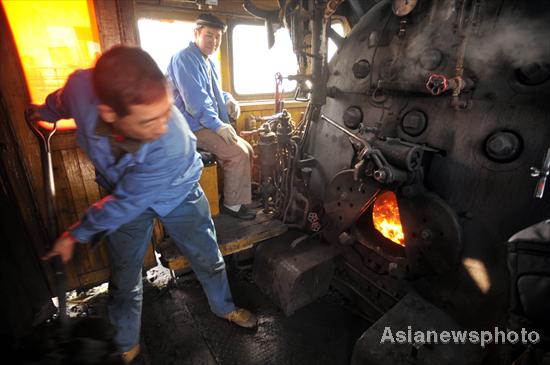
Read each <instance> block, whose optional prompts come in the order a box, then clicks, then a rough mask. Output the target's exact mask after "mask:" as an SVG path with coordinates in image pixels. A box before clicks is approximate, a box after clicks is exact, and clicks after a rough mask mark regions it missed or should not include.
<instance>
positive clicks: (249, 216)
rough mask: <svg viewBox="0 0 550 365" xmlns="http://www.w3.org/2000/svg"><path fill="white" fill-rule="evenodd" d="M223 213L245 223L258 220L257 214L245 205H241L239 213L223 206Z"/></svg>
mask: <svg viewBox="0 0 550 365" xmlns="http://www.w3.org/2000/svg"><path fill="white" fill-rule="evenodd" d="M222 213H224V214H227V215H230V216H232V217H235V218H239V219H242V220H245V221H251V220H253V219H255V218H256V212H255V211H253V210H251V209H249V208H247V207H245V205H244V204H242V205H241V207H240V209H239V210H238V211H234V210H231V209H229V208H228V207H226V206H225V205H223V204H222Z"/></svg>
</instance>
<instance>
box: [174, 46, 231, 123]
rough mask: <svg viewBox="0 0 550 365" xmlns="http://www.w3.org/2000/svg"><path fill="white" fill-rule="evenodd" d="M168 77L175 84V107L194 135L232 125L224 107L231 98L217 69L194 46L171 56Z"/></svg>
mask: <svg viewBox="0 0 550 365" xmlns="http://www.w3.org/2000/svg"><path fill="white" fill-rule="evenodd" d="M207 62H208V63H207ZM208 65H210V68H211V70H212V78H211V77H210V74H209V72H208ZM166 77H167V78H168V80H169V81H170V83H171V84H172V90H173V93H174V105H175V106H176V107H177V108H178V109H179V111H180V112H181V113H182V114H183V115H184V116H185V119H186V120H187V122H188V123H189V126H190V127H191V130H192V131H193V132H194V131H196V130H199V129H201V128H208V129H211V130H212V131H214V132H215V131H216V130H217V129H218V128H219V127H221V126H222V123H229V116H228V113H227V107H226V106H225V103H226V102H227V100H228V99H229V98H230V97H231V94H229V93H227V92H225V91H222V89H221V83H220V77H219V74H218V70H217V69H216V65H215V64H214V62H212V60H211V59H210V58H208V57H204V55H203V54H202V53H201V51H200V49H199V47H197V45H196V44H195V43H194V42H190V43H189V46H188V47H187V48H184V49H182V50H181V51H179V52H178V53H176V54H175V55H174V56H172V58H171V60H170V63H169V64H168V70H167V72H166ZM218 100H219V102H218Z"/></svg>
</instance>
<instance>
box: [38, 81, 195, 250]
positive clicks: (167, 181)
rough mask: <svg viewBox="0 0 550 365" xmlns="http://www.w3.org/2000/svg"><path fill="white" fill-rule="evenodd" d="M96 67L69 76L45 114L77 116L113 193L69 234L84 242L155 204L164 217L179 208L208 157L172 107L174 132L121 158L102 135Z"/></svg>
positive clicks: (99, 176)
mask: <svg viewBox="0 0 550 365" xmlns="http://www.w3.org/2000/svg"><path fill="white" fill-rule="evenodd" d="M91 76H92V72H91V70H80V71H76V72H74V73H73V74H72V75H71V76H69V78H68V80H67V82H66V84H65V85H64V87H63V88H62V89H59V90H57V91H55V92H53V93H52V94H50V95H48V97H47V98H46V101H45V104H44V105H42V106H41V107H40V108H39V113H40V115H41V117H42V118H43V119H44V120H45V121H49V122H54V121H57V120H59V119H67V118H74V120H75V121H76V125H77V131H76V141H77V144H78V145H79V146H80V147H81V148H82V149H83V150H84V151H85V152H86V154H87V155H88V157H89V158H90V160H91V161H92V163H93V165H94V167H95V169H96V181H97V182H98V183H99V184H100V185H101V186H103V187H104V188H105V189H106V190H107V191H109V192H110V195H108V196H106V197H104V198H103V199H101V200H100V201H98V202H96V203H95V204H93V205H92V206H91V207H89V208H88V209H87V210H86V211H85V213H84V215H83V216H82V217H81V219H80V221H79V222H78V223H76V224H75V225H73V226H72V227H71V228H70V229H69V232H70V234H71V235H72V236H73V237H74V238H75V239H76V240H77V241H79V242H90V241H91V240H92V238H93V237H97V236H101V235H104V234H109V233H111V232H113V231H115V230H116V229H117V228H118V227H120V226H121V225H123V224H125V223H128V222H130V221H132V220H133V219H134V218H136V217H138V216H139V215H140V214H141V213H143V212H144V211H145V210H146V209H148V208H151V209H153V210H154V211H155V212H156V213H157V214H159V215H160V216H164V215H167V214H168V213H170V212H171V211H172V210H173V209H174V208H176V207H177V206H178V205H179V204H180V203H181V202H182V201H183V200H184V199H185V198H186V197H187V195H188V194H189V192H190V191H191V190H192V189H193V187H194V186H195V184H196V183H197V182H198V180H199V178H200V175H201V171H202V167H203V164H202V161H201V158H200V155H199V154H198V153H197V152H196V137H195V135H194V134H193V133H192V132H191V131H190V130H189V127H188V125H187V123H186V122H185V120H184V118H183V116H182V115H181V114H180V112H179V111H178V110H177V109H176V108H175V107H172V113H171V116H170V118H169V121H168V131H167V132H166V133H165V134H164V135H162V137H160V138H159V139H157V140H155V141H153V142H148V143H145V142H144V143H142V144H141V145H139V149H137V151H136V152H135V153H126V154H123V155H122V156H121V157H120V158H119V159H118V160H116V158H115V156H114V155H113V153H112V150H111V144H110V141H109V138H110V137H109V136H104V135H98V134H97V133H96V125H97V123H98V121H99V122H100V123H103V122H102V121H100V120H99V115H98V111H97V105H98V103H99V100H98V99H97V97H96V96H95V94H94V92H93V88H92V82H91Z"/></svg>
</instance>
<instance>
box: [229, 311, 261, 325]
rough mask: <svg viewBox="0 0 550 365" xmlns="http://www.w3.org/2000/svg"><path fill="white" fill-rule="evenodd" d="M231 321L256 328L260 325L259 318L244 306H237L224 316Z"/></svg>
mask: <svg viewBox="0 0 550 365" xmlns="http://www.w3.org/2000/svg"><path fill="white" fill-rule="evenodd" d="M222 318H225V319H227V320H228V321H229V322H233V323H235V324H236V325H237V326H239V327H244V328H255V327H256V326H257V325H258V319H257V318H256V316H255V315H254V314H252V313H251V312H250V311H247V310H246V309H243V308H237V309H235V310H234V311H231V312H229V313H227V314H225V315H223V316H222Z"/></svg>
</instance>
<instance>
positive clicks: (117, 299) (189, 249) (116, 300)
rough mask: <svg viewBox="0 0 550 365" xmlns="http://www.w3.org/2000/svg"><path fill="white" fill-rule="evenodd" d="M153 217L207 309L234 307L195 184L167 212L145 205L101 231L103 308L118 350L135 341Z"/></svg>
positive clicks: (218, 312)
mask: <svg viewBox="0 0 550 365" xmlns="http://www.w3.org/2000/svg"><path fill="white" fill-rule="evenodd" d="M154 218H159V219H160V221H161V222H162V224H163V226H164V229H165V230H166V232H167V233H168V234H169V235H170V236H171V237H172V238H173V240H174V242H175V243H176V245H177V247H178V248H179V250H180V251H181V252H182V253H183V254H184V255H185V257H186V258H187V259H188V260H189V262H190V263H191V267H192V268H193V271H194V272H195V274H196V276H197V278H198V279H199V281H200V282H201V284H202V287H203V290H204V291H205V293H206V296H207V298H208V303H209V304H210V309H211V310H212V312H214V313H215V314H216V315H219V316H223V315H224V314H227V313H229V312H231V311H232V310H234V309H235V305H234V303H233V299H232V297H231V292H230V289H229V283H228V281H227V274H226V271H225V262H224V261H223V257H222V254H221V252H220V250H219V248H218V244H217V241H216V231H215V228H214V223H213V222H212V217H211V216H210V209H209V207H208V201H207V200H206V197H205V195H204V193H203V191H202V188H201V187H200V186H199V185H198V184H197V185H196V187H195V188H194V189H192V190H191V192H190V193H189V195H188V196H187V197H186V198H185V200H184V201H183V202H182V203H181V204H180V205H179V206H178V207H176V208H175V209H174V210H173V211H171V212H170V213H169V214H168V215H166V216H164V217H159V216H158V215H157V214H156V213H155V212H154V211H153V210H152V209H147V210H146V211H145V212H144V213H143V214H141V215H140V216H139V217H137V218H136V219H134V220H133V221H132V222H129V223H127V224H125V225H123V226H121V227H120V228H119V229H118V230H117V231H115V232H113V233H112V234H110V235H109V236H108V237H107V243H108V249H109V259H110V262H111V278H110V281H109V304H108V312H109V319H110V321H111V323H112V324H113V325H114V326H115V327H116V329H117V334H116V337H115V341H116V343H117V344H118V346H119V348H120V350H121V351H128V350H130V349H131V348H132V347H134V346H135V345H136V344H138V343H139V333H140V325H141V308H142V301H143V284H142V281H141V269H142V267H143V258H144V256H145V252H146V251H147V246H148V243H149V240H150V239H151V233H152V231H153V219H154Z"/></svg>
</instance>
